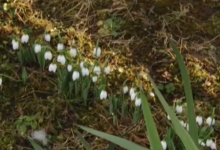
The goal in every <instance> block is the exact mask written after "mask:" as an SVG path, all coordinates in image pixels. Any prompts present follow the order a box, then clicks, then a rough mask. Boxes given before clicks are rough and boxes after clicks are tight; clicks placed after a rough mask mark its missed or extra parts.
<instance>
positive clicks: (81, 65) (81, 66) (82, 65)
mask: <svg viewBox="0 0 220 150" xmlns="http://www.w3.org/2000/svg"><path fill="white" fill-rule="evenodd" d="M79 65H80V68H81V69H82V68H84V61H81V62H80V64H79Z"/></svg>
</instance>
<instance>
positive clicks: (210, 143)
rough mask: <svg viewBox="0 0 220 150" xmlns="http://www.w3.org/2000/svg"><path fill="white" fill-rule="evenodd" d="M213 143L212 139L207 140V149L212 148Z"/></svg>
mask: <svg viewBox="0 0 220 150" xmlns="http://www.w3.org/2000/svg"><path fill="white" fill-rule="evenodd" d="M212 143H213V141H212V139H207V140H206V146H207V147H211V145H212Z"/></svg>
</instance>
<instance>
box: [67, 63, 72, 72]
mask: <svg viewBox="0 0 220 150" xmlns="http://www.w3.org/2000/svg"><path fill="white" fill-rule="evenodd" d="M67 70H68V71H69V72H71V71H72V70H73V66H72V65H70V64H69V65H67Z"/></svg>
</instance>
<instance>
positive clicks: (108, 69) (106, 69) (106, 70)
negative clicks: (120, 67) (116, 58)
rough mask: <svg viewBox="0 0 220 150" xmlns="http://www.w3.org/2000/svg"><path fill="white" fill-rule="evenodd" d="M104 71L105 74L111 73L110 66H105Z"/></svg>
mask: <svg viewBox="0 0 220 150" xmlns="http://www.w3.org/2000/svg"><path fill="white" fill-rule="evenodd" d="M104 72H105V74H109V73H110V67H109V66H107V67H105V68H104Z"/></svg>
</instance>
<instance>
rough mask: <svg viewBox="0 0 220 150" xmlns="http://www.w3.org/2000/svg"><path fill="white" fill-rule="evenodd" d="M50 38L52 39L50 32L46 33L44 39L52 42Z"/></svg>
mask: <svg viewBox="0 0 220 150" xmlns="http://www.w3.org/2000/svg"><path fill="white" fill-rule="evenodd" d="M50 39H51V37H50V34H45V35H44V40H45V41H46V42H50Z"/></svg>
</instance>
